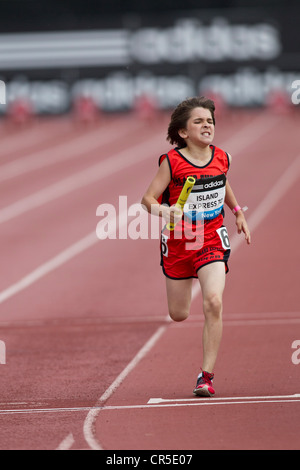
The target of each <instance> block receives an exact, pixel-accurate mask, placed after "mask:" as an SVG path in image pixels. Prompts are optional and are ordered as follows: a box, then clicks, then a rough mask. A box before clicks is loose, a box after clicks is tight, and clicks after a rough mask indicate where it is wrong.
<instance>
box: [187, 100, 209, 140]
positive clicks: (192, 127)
mask: <svg viewBox="0 0 300 470" xmlns="http://www.w3.org/2000/svg"><path fill="white" fill-rule="evenodd" d="M183 132H184V133H185V134H186V135H185V136H184V138H186V139H189V140H190V142H192V143H194V144H196V145H202V146H203V145H210V144H211V143H212V141H213V138H214V135H215V126H214V123H213V119H212V116H211V112H210V111H209V109H205V108H194V109H193V110H192V112H191V115H190V118H189V119H188V121H187V124H186V129H184V131H183Z"/></svg>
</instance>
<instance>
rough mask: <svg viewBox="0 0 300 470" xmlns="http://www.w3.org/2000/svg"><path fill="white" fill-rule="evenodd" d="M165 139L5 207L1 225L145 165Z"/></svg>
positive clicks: (126, 152)
mask: <svg viewBox="0 0 300 470" xmlns="http://www.w3.org/2000/svg"><path fill="white" fill-rule="evenodd" d="M163 137H164V136H163V134H158V135H156V136H155V137H153V136H152V137H151V138H149V139H148V140H146V141H144V142H141V143H139V144H137V145H134V146H133V147H130V148H128V149H126V150H123V151H121V152H119V153H117V154H115V155H113V156H110V157H108V158H107V159H105V160H104V161H101V162H100V163H97V164H95V165H92V166H90V167H88V168H86V169H84V170H80V171H79V172H77V173H75V174H73V175H71V176H68V177H67V178H64V179H63V180H60V181H58V182H57V183H54V184H52V185H50V186H48V187H46V188H44V189H41V190H40V191H37V192H35V193H33V194H30V195H29V196H27V197H24V198H23V199H21V200H18V201H16V202H14V203H12V204H10V205H9V206H7V207H4V208H3V209H1V210H0V223H4V222H7V221H8V220H11V219H14V218H15V217H18V216H20V215H22V214H25V213H26V212H29V211H30V210H32V209H36V208H37V207H41V206H43V205H44V204H47V203H49V202H51V201H54V200H56V199H58V198H60V197H61V196H65V195H67V194H70V193H71V192H73V191H75V190H78V189H81V188H84V187H86V186H89V185H90V184H92V183H95V182H98V181H101V180H103V179H104V178H107V177H108V176H111V175H112V174H114V173H117V172H120V171H122V170H124V169H126V168H128V167H130V166H132V165H134V164H135V163H140V162H141V161H143V160H146V159H148V158H150V157H151V156H152V155H151V152H150V151H149V148H153V147H154V146H155V145H156V146H157V148H158V146H159V145H161V143H162V141H163ZM145 149H146V150H148V151H146V150H145Z"/></svg>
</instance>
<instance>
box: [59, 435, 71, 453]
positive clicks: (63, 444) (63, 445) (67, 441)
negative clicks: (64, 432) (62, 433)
mask: <svg viewBox="0 0 300 470" xmlns="http://www.w3.org/2000/svg"><path fill="white" fill-rule="evenodd" d="M74 442H75V439H74V437H73V434H72V433H70V434H68V436H67V437H66V438H65V439H64V440H63V441H62V442H61V443H60V444H59V446H58V447H57V449H56V450H69V449H71V447H72V445H73V444H74Z"/></svg>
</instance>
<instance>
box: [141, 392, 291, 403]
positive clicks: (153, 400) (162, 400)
mask: <svg viewBox="0 0 300 470" xmlns="http://www.w3.org/2000/svg"><path fill="white" fill-rule="evenodd" d="M296 398H300V393H294V394H293V395H265V396H257V397H251V396H250V397H211V398H200V400H201V401H203V400H208V401H213V402H215V401H234V400H242V401H245V400H247V401H248V400H285V399H296ZM195 400H197V398H195V397H194V398H150V399H149V400H148V402H147V405H157V404H159V403H180V402H189V401H190V402H195Z"/></svg>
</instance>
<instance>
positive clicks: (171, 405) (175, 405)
mask: <svg viewBox="0 0 300 470" xmlns="http://www.w3.org/2000/svg"><path fill="white" fill-rule="evenodd" d="M262 403H263V404H265V405H266V404H270V403H300V399H297V398H294V399H292V398H290V399H282V400H276V399H270V400H240V401H239V400H238V401H234V400H233V401H218V402H216V401H215V402H214V401H211V400H210V401H204V400H202V399H201V398H200V399H198V400H197V398H195V399H194V402H193V403H163V404H156V405H155V404H153V405H127V406H126V405H124V406H122V405H116V406H105V407H103V408H100V409H99V411H101V412H103V411H115V410H119V411H121V410H134V409H135V410H138V409H153V408H182V407H188V406H219V405H253V404H254V405H256V404H262ZM100 450H101V449H100Z"/></svg>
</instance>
